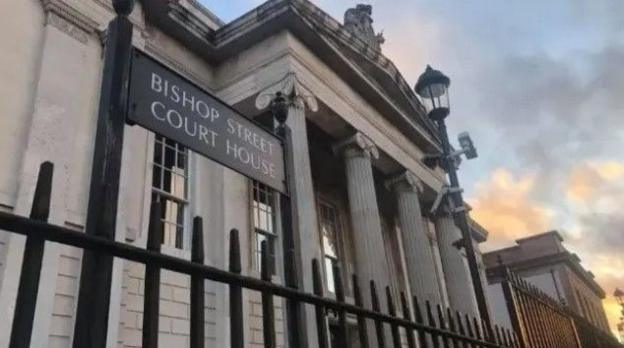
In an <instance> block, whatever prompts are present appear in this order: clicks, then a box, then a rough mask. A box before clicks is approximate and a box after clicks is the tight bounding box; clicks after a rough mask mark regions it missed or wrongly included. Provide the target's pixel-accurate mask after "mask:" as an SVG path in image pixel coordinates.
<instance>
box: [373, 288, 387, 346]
mask: <svg viewBox="0 0 624 348" xmlns="http://www.w3.org/2000/svg"><path fill="white" fill-rule="evenodd" d="M370 294H371V303H372V307H373V308H372V309H373V311H375V312H381V306H380V305H379V297H378V296H377V287H376V286H375V281H374V280H371V281H370ZM374 322H375V333H376V334H377V345H378V347H379V348H384V347H385V346H386V338H385V335H384V328H383V321H381V320H378V319H374Z"/></svg>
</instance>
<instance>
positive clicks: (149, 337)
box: [142, 202, 163, 348]
mask: <svg viewBox="0 0 624 348" xmlns="http://www.w3.org/2000/svg"><path fill="white" fill-rule="evenodd" d="M161 209H162V208H161V205H160V202H153V203H152V205H151V208H150V220H149V227H148V231H147V250H150V251H156V252H160V246H161V245H162V238H163V235H162V233H163V231H162V222H161V221H160V218H161V213H162V210H161ZM159 307H160V267H157V266H153V265H150V264H149V263H148V264H146V265H145V296H144V297H143V336H142V338H143V344H142V345H143V347H150V348H152V347H154V348H157V347H158V317H159Z"/></svg>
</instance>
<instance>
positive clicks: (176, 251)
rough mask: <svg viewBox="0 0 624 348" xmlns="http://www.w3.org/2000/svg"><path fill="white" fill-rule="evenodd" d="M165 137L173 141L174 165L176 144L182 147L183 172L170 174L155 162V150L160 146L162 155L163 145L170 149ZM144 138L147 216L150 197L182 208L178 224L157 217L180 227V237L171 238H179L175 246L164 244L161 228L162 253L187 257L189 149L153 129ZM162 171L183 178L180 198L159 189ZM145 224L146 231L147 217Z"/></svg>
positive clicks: (188, 253) (188, 254) (177, 152)
mask: <svg viewBox="0 0 624 348" xmlns="http://www.w3.org/2000/svg"><path fill="white" fill-rule="evenodd" d="M159 138H160V139H159ZM167 140H169V141H171V142H173V143H174V144H175V145H176V147H175V149H173V150H174V151H176V157H175V159H174V161H175V163H176V165H177V164H178V156H179V155H180V151H179V148H180V147H181V148H182V150H183V151H182V152H183V153H184V157H185V159H184V165H185V168H184V170H185V173H184V174H177V173H174V172H173V170H169V169H167V168H166V166H165V164H164V163H156V158H155V154H156V151H157V150H159V149H160V150H161V151H163V154H164V151H166V149H167V148H170V149H171V148H172V147H171V145H169V144H167ZM147 141H148V144H149V147H148V157H147V164H148V166H147V168H146V169H147V170H148V171H149V173H150V177H146V186H147V188H146V194H147V200H148V201H149V202H150V204H148V205H147V207H146V209H147V213H148V216H149V210H150V206H151V203H152V202H153V201H154V196H157V197H161V198H164V199H165V200H170V201H172V202H174V203H176V204H178V205H179V206H181V207H182V209H183V211H182V223H180V224H178V223H176V222H169V221H163V219H162V218H161V221H163V223H164V224H168V223H169V224H175V225H176V226H177V227H178V228H180V229H181V236H180V237H177V236H176V237H175V238H176V239H177V238H179V241H180V244H181V245H180V246H178V245H176V244H173V245H172V244H170V243H167V241H166V239H165V237H166V236H165V234H166V231H165V229H163V242H162V244H161V251H162V252H164V253H166V254H171V255H174V256H178V257H183V258H189V257H190V242H191V236H190V220H191V210H192V202H191V199H190V195H191V192H192V189H191V185H192V182H193V179H194V177H193V173H192V170H191V168H192V165H193V160H192V158H193V152H192V151H191V150H190V149H189V148H188V147H185V146H184V145H182V144H180V143H178V142H176V141H174V140H172V139H169V138H167V137H165V136H163V135H160V134H157V133H154V132H149V133H148V137H147ZM158 143H160V144H158ZM161 156H162V154H161ZM163 158H164V157H163ZM178 168H179V167H178ZM157 169H158V170H159V171H160V185H159V186H158V187H156V186H154V180H155V179H154V176H155V175H156V170H157ZM165 171H169V172H170V175H172V176H173V175H178V176H182V177H183V178H184V179H185V181H184V189H183V191H184V197H179V196H176V195H175V194H173V193H170V192H167V191H166V190H164V189H163V187H164V186H163V184H164V175H163V173H165ZM147 179H149V180H147ZM145 225H146V226H147V228H146V231H147V230H148V229H149V218H148V219H147V222H146V224H145Z"/></svg>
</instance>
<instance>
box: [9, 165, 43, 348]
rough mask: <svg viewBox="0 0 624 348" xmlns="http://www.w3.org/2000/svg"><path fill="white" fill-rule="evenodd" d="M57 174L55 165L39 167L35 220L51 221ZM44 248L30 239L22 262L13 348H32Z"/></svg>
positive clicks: (36, 239)
mask: <svg viewBox="0 0 624 348" xmlns="http://www.w3.org/2000/svg"><path fill="white" fill-rule="evenodd" d="M53 172H54V165H53V164H52V163H51V162H43V163H42V164H41V166H40V167H39V175H38V177H37V186H36V188H35V195H34V197H33V203H32V206H31V208H30V218H31V219H34V220H38V221H47V220H48V216H49V215H50V200H51V196H52V176H53ZM44 246H45V240H44V239H43V238H40V237H32V236H29V237H26V245H25V246H24V260H23V262H22V271H21V272H20V278H19V285H18V290H17V299H16V300H15V310H14V313H13V326H12V328H11V340H10V343H9V347H11V348H17V347H29V346H30V338H31V336H32V327H33V319H34V317H35V307H36V306H37V293H38V292H39V279H40V278H41V263H42V262H43V249H44Z"/></svg>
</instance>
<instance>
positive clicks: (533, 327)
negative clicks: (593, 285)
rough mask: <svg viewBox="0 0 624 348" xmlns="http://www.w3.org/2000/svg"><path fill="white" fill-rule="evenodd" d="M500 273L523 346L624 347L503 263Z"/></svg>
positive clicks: (510, 314)
mask: <svg viewBox="0 0 624 348" xmlns="http://www.w3.org/2000/svg"><path fill="white" fill-rule="evenodd" d="M496 272H501V273H502V279H503V280H502V283H501V285H502V289H503V294H504V297H505V301H506V303H507V310H508V312H509V316H510V319H511V323H512V326H513V328H514V330H515V331H516V332H517V333H518V340H519V343H520V345H522V346H523V347H527V348H551V347H565V348H624V346H623V345H621V344H620V343H619V342H617V340H616V339H615V337H613V336H611V335H609V334H608V333H606V332H604V331H603V330H601V329H599V328H597V327H595V326H594V325H592V324H591V323H589V322H588V321H587V320H585V319H584V318H581V317H580V316H578V315H576V314H575V313H574V312H573V311H571V310H570V309H569V308H568V307H567V306H565V305H563V304H562V303H560V302H558V301H556V300H555V299H553V298H552V297H550V296H549V295H547V294H546V293H544V292H543V291H541V290H540V289H538V288H537V287H536V286H534V285H533V284H531V283H529V282H527V281H526V280H524V279H522V278H520V277H519V276H518V275H516V274H514V273H513V272H511V271H510V270H509V269H508V268H507V267H505V266H504V265H502V263H501V266H500V267H499V268H498V269H497V270H496ZM499 274H500V273H499Z"/></svg>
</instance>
